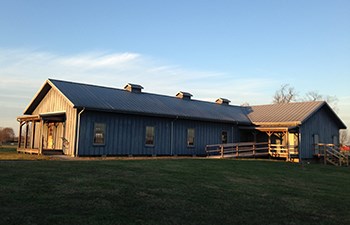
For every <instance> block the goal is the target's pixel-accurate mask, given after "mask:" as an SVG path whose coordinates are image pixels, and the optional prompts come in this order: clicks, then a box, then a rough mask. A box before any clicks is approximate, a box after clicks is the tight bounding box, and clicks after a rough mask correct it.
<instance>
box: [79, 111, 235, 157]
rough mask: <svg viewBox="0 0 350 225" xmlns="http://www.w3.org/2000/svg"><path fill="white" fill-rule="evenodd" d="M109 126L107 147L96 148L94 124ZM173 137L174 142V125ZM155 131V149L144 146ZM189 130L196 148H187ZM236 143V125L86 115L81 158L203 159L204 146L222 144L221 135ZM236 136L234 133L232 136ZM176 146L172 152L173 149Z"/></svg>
mask: <svg viewBox="0 0 350 225" xmlns="http://www.w3.org/2000/svg"><path fill="white" fill-rule="evenodd" d="M95 122H98V123H105V124H106V143H105V145H102V146H101V145H99V146H95V145H93V135H94V134H93V132H94V129H93V127H94V123H95ZM172 122H173V137H174V140H173V141H171V133H172V132H171V128H172V126H171V123H172ZM146 126H154V127H155V144H154V146H146V145H145V135H146V134H145V127H146ZM187 128H194V129H195V146H194V147H188V146H187ZM223 130H226V131H227V133H228V137H229V138H230V140H231V139H234V140H235V139H237V136H238V128H237V126H236V125H232V124H225V123H213V122H201V121H193V120H182V119H177V120H174V119H171V118H159V117H149V116H138V115H127V114H117V113H105V112H93V111H86V112H85V113H84V114H82V116H81V133H80V138H79V140H80V143H79V153H78V154H79V155H81V156H83V155H171V149H173V155H204V154H205V151H204V150H205V145H207V144H217V143H220V142H221V132H222V131H223ZM232 132H234V133H232ZM171 143H173V148H171Z"/></svg>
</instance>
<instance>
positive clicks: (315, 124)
mask: <svg viewBox="0 0 350 225" xmlns="http://www.w3.org/2000/svg"><path fill="white" fill-rule="evenodd" d="M314 134H318V136H319V142H320V143H328V144H330V143H333V136H337V137H339V127H338V125H337V123H336V121H335V120H334V119H333V117H332V116H331V114H330V112H329V110H328V109H327V108H326V107H322V108H321V109H320V110H319V111H318V112H316V113H315V114H314V115H313V116H312V117H310V118H309V119H308V120H307V121H306V122H305V123H304V124H302V126H301V144H300V151H301V158H303V159H308V158H312V157H313V154H314V146H313V144H314V137H313V135H314Z"/></svg>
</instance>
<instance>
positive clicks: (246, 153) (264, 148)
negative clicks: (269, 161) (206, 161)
mask: <svg viewBox="0 0 350 225" xmlns="http://www.w3.org/2000/svg"><path fill="white" fill-rule="evenodd" d="M205 151H206V153H207V156H208V157H219V158H225V157H235V158H239V157H255V156H267V155H269V147H268V143H267V142H262V143H255V142H242V143H228V144H215V145H207V146H206V147H205Z"/></svg>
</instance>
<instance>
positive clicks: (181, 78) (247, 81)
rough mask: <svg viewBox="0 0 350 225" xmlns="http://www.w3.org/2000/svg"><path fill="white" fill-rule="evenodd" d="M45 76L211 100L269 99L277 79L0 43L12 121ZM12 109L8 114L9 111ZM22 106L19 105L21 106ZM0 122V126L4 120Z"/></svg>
mask: <svg viewBox="0 0 350 225" xmlns="http://www.w3.org/2000/svg"><path fill="white" fill-rule="evenodd" d="M47 78H54V79H62V80H69V81H76V82H82V83H91V84H97V85H104V86H109V87H116V88H122V87H123V86H124V85H125V84H126V83H128V82H131V83H138V84H141V85H142V86H143V87H144V88H145V90H144V91H146V92H152V93H158V94H166V95H172V96H174V95H175V94H176V93H177V92H178V91H180V90H181V91H188V92H191V93H192V94H193V95H194V98H195V99H201V100H209V101H215V99H217V98H219V97H226V98H228V99H230V100H231V101H232V104H241V103H243V102H248V103H250V104H262V103H270V100H271V97H272V95H273V92H274V90H275V89H276V86H277V87H278V85H279V81H275V80H272V79H271V80H270V79H264V78H254V77H252V76H250V75H249V74H247V75H245V74H240V75H239V76H238V75H235V74H228V73H224V72H221V71H201V70H193V69H192V70H190V69H186V68H183V67H182V66H179V65H169V64H168V63H162V62H160V60H159V59H156V58H152V57H150V56H145V55H141V54H138V53H128V52H127V53H109V52H87V53H80V54H72V55H60V54H54V53H50V52H44V51H40V50H36V49H34V50H33V49H29V50H28V49H1V48H0V98H1V104H2V105H6V107H7V109H6V112H7V113H6V118H5V115H4V114H3V113H2V112H0V118H2V120H1V123H3V124H9V123H12V122H8V121H9V120H11V121H14V122H13V127H16V126H17V124H16V122H15V117H16V116H17V115H18V113H19V110H18V109H22V110H24V109H25V108H26V106H27V104H28V103H29V102H30V99H31V98H32V97H33V96H34V95H35V93H36V92H37V91H38V89H39V88H40V87H41V85H42V84H43V83H44V81H45V80H46V79H47ZM11 110H12V112H13V113H12V114H11V113H9V112H10V111H11ZM22 110H21V111H22ZM3 124H0V126H3Z"/></svg>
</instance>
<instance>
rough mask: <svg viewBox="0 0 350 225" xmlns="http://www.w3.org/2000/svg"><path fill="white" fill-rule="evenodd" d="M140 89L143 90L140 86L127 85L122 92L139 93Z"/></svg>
mask: <svg viewBox="0 0 350 225" xmlns="http://www.w3.org/2000/svg"><path fill="white" fill-rule="evenodd" d="M142 89H143V87H142V86H141V85H139V84H130V83H128V84H127V85H125V87H124V90H126V91H129V92H133V93H141V90H142Z"/></svg>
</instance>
